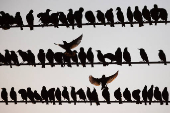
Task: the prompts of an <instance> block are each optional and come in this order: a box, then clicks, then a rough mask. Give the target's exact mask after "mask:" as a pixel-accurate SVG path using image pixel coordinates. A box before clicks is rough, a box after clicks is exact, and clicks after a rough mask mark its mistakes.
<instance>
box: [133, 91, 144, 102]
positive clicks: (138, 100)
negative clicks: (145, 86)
mask: <svg viewBox="0 0 170 113" xmlns="http://www.w3.org/2000/svg"><path fill="white" fill-rule="evenodd" d="M140 92H141V91H140V90H139V89H137V90H134V91H133V92H132V97H133V98H134V99H135V100H136V104H142V102H141V101H140V95H139V94H140Z"/></svg>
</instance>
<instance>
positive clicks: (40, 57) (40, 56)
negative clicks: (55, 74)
mask: <svg viewBox="0 0 170 113" xmlns="http://www.w3.org/2000/svg"><path fill="white" fill-rule="evenodd" d="M37 57H38V60H39V61H40V63H41V64H42V68H45V53H44V50H43V49H40V50H39V53H38V55H37Z"/></svg>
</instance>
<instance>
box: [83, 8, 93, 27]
mask: <svg viewBox="0 0 170 113" xmlns="http://www.w3.org/2000/svg"><path fill="white" fill-rule="evenodd" d="M85 18H86V20H87V21H88V22H89V23H91V24H93V26H94V27H96V26H95V23H96V19H95V16H94V14H93V12H92V11H87V12H86V13H85Z"/></svg>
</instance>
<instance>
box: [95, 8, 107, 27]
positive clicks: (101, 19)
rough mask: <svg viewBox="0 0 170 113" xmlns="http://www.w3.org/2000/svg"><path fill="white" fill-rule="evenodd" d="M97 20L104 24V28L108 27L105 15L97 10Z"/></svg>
mask: <svg viewBox="0 0 170 113" xmlns="http://www.w3.org/2000/svg"><path fill="white" fill-rule="evenodd" d="M96 12H97V15H96V17H97V19H98V21H99V22H101V23H102V24H104V26H106V22H105V16H104V13H103V12H102V11H101V10H97V11H96Z"/></svg>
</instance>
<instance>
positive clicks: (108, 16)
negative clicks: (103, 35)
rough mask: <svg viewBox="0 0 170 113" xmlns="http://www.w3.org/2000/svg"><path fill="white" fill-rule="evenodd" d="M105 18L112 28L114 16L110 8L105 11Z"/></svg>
mask: <svg viewBox="0 0 170 113" xmlns="http://www.w3.org/2000/svg"><path fill="white" fill-rule="evenodd" d="M105 17H106V19H107V21H108V23H110V27H114V15H113V9H112V8H110V9H109V10H107V11H106V13H105Z"/></svg>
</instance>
